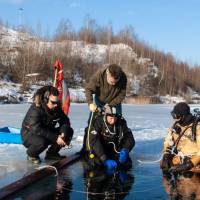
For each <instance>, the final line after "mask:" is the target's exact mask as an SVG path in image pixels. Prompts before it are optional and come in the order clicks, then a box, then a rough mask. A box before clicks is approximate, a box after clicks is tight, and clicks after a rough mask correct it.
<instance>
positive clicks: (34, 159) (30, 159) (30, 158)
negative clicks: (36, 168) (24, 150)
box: [27, 155, 41, 164]
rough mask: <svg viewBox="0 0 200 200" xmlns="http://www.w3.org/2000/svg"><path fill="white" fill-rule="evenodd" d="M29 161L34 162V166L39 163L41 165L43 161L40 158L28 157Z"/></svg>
mask: <svg viewBox="0 0 200 200" xmlns="http://www.w3.org/2000/svg"><path fill="white" fill-rule="evenodd" d="M27 160H28V161H30V162H32V163H33V164H39V163H41V159H40V157H39V156H37V157H32V156H29V155H27Z"/></svg>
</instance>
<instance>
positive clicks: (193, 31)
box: [0, 0, 200, 64]
mask: <svg viewBox="0 0 200 200" xmlns="http://www.w3.org/2000/svg"><path fill="white" fill-rule="evenodd" d="M87 15H89V16H90V17H91V18H93V19H95V20H96V22H97V24H99V25H107V24H110V23H111V24H112V26H113V28H114V31H118V30H119V29H121V28H124V27H125V26H128V25H131V26H132V27H134V29H135V32H136V34H137V36H138V37H139V38H140V39H141V40H144V41H146V42H148V43H149V44H150V45H151V46H153V47H155V48H157V49H159V50H163V51H164V52H171V53H172V54H173V55H174V56H175V57H177V58H179V59H181V60H183V61H187V62H189V63H191V64H195V63H198V64H200V53H199V52H200V0H123V1H122V0H0V19H1V20H2V21H4V22H8V23H9V24H10V25H12V26H19V25H21V24H28V25H29V26H32V27H35V29H36V27H37V24H39V23H40V24H41V25H42V27H43V32H44V34H46V33H48V34H49V35H52V34H53V33H54V32H55V30H56V27H57V25H58V23H59V22H60V20H61V19H63V18H64V19H69V20H70V21H71V22H72V24H73V26H74V27H75V29H76V30H79V28H80V27H81V26H82V25H83V23H84V19H85V17H86V16H87Z"/></svg>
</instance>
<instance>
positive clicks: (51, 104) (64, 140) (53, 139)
mask: <svg viewBox="0 0 200 200" xmlns="http://www.w3.org/2000/svg"><path fill="white" fill-rule="evenodd" d="M58 96H59V92H58V90H57V89H56V88H55V87H53V86H44V87H43V88H40V89H39V90H38V91H37V92H36V94H35V97H34V103H33V104H32V105H31V107H30V108H29V110H28V112H27V114H26V116H25V118H24V120H23V123H22V129H21V136H22V141H23V145H24V146H25V147H26V148H27V159H28V160H30V161H31V162H32V163H34V164H38V163H40V162H41V160H40V157H39V154H40V153H42V152H43V151H44V150H45V149H46V148H47V147H48V145H51V146H50V148H49V149H48V150H47V152H46V157H45V158H46V159H53V160H58V159H62V158H63V157H64V156H61V155H60V154H59V153H58V152H59V150H60V149H61V148H62V147H64V146H65V145H69V143H70V141H71V138H72V136H73V129H72V128H71V127H70V121H69V118H68V117H67V116H66V115H65V114H64V112H63V111H62V109H61V105H60V102H59V100H58Z"/></svg>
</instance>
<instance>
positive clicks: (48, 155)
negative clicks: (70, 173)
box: [45, 151, 66, 160]
mask: <svg viewBox="0 0 200 200" xmlns="http://www.w3.org/2000/svg"><path fill="white" fill-rule="evenodd" d="M63 158H66V156H62V155H60V154H59V153H58V152H57V153H51V152H50V153H49V152H48V151H47V152H46V156H45V159H46V160H62V159H63Z"/></svg>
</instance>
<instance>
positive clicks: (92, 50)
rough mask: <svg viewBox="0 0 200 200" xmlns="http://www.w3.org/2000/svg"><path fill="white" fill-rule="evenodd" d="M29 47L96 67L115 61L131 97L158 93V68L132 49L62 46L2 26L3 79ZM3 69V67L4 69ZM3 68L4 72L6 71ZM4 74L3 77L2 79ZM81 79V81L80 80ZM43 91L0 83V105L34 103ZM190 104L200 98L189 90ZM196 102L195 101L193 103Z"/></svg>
mask: <svg viewBox="0 0 200 200" xmlns="http://www.w3.org/2000/svg"><path fill="white" fill-rule="evenodd" d="M26 46H28V47H29V48H30V47H31V50H34V51H35V52H38V53H40V54H42V53H45V52H47V51H50V50H52V51H55V52H59V51H62V52H67V53H68V55H67V56H71V57H77V56H78V57H79V58H81V60H82V61H83V62H85V63H89V64H90V63H91V64H93V63H95V65H98V64H99V65H102V63H106V61H107V60H110V59H111V58H112V59H111V62H113V59H114V61H115V62H116V63H117V64H119V65H122V66H123V70H124V71H125V72H126V74H127V76H128V82H129V93H130V94H134V95H142V96H154V95H155V94H156V95H157V93H156V87H157V82H158V78H159V74H161V73H160V68H159V66H156V65H155V64H154V63H153V62H152V60H151V59H150V58H143V57H139V56H138V55H137V53H136V52H135V51H134V49H133V48H132V47H131V46H128V45H126V44H123V43H118V44H111V45H103V44H88V43H86V42H84V41H69V40H66V41H62V42H55V41H54V42H53V41H52V42H49V41H48V42H47V41H42V40H40V39H39V38H37V37H35V36H32V35H30V34H28V33H22V32H17V31H15V30H12V29H9V28H5V27H2V26H0V72H1V70H2V69H4V71H3V72H1V77H2V78H3V79H4V80H5V78H4V73H5V71H6V67H7V66H9V65H10V64H11V63H12V64H13V62H14V59H15V58H16V56H17V55H18V54H19V53H20V52H21V50H22V49H23V48H25V47H26ZM126 63H133V65H134V66H137V67H138V70H139V71H142V74H141V72H140V73H134V72H131V73H130V69H129V68H128V64H126ZM1 65H2V67H1ZM3 66H4V68H3ZM2 74H3V75H2ZM80 79H82V77H80ZM38 87H40V85H38V86H31V87H30V88H29V89H28V91H23V93H21V85H20V84H14V83H12V82H6V81H3V80H2V81H1V82H0V92H1V94H0V99H1V102H2V101H3V102H7V101H9V102H20V101H22V102H24V101H28V102H29V101H31V100H30V97H31V96H32V95H33V93H34V92H35V90H36V89H37V88H38ZM70 91H71V94H72V99H73V101H75V102H83V101H85V95H84V90H83V89H77V90H75V89H71V90H70ZM188 91H189V93H188V94H187V96H189V101H190V102H191V103H192V102H194V103H199V101H200V97H199V95H198V93H196V92H195V91H193V90H192V89H191V90H188ZM183 96H184V95H182V96H180V97H178V98H176V97H171V96H169V95H167V96H164V97H161V98H160V101H161V102H164V103H172V102H177V101H180V100H181V101H182V100H188V98H187V99H186V98H184V97H183ZM193 99H194V101H193Z"/></svg>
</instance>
